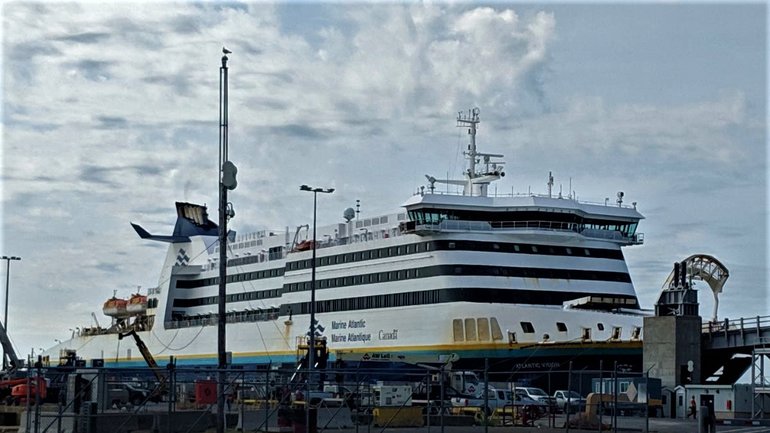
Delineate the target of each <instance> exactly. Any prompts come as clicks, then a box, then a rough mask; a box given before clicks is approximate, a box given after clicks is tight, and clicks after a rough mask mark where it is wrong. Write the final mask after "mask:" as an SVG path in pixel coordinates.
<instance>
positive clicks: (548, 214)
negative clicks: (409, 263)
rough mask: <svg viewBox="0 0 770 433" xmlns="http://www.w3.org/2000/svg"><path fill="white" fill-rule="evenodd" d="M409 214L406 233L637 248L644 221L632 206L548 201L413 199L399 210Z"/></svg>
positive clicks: (433, 195)
mask: <svg viewBox="0 0 770 433" xmlns="http://www.w3.org/2000/svg"><path fill="white" fill-rule="evenodd" d="M403 206H404V207H405V208H406V210H407V213H408V214H409V220H410V221H409V222H408V223H405V224H404V229H405V230H406V231H414V232H416V233H418V234H422V233H425V234H427V233H435V232H444V231H466V232H467V231H501V230H516V231H521V230H537V231H552V232H568V233H578V234H581V235H583V236H585V237H589V238H594V239H601V240H610V241H615V242H618V243H620V244H623V245H638V244H641V243H643V242H644V235H643V234H642V233H637V232H636V230H637V227H638V224H639V221H640V220H642V219H644V216H642V214H640V213H639V212H638V211H637V210H636V207H635V206H633V207H632V206H625V205H622V204H619V205H618V206H610V205H607V204H604V205H602V204H594V203H585V202H579V201H577V200H574V199H571V198H555V197H548V196H538V195H527V196H515V195H514V196H505V197H498V196H494V197H489V196H486V197H469V196H462V195H451V194H437V193H435V192H434V193H429V194H424V193H423V194H417V195H415V196H412V197H411V198H410V199H409V200H407V201H406V203H404V204H403Z"/></svg>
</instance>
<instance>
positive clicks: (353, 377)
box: [0, 364, 662, 433]
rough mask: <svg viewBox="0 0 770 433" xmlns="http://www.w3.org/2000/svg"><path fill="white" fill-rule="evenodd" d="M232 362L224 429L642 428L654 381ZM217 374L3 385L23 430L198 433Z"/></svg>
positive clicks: (91, 371) (32, 379)
mask: <svg viewBox="0 0 770 433" xmlns="http://www.w3.org/2000/svg"><path fill="white" fill-rule="evenodd" d="M282 367H283V366H269V365H268V366H258V367H249V368H245V367H244V368H239V367H232V368H230V369H228V370H226V371H225V372H224V375H223V377H224V378H225V380H226V384H225V387H224V389H225V394H224V402H225V403H224V419H225V426H226V429H227V430H229V431H235V430H238V431H250V432H257V431H286V432H304V431H309V432H313V431H330V430H333V431H350V432H354V431H355V432H367V433H368V432H371V431H385V430H388V429H391V428H397V427H412V428H415V429H420V431H442V432H443V431H444V430H445V429H450V430H451V429H452V428H455V429H456V428H460V427H462V431H478V432H481V431H487V430H489V429H490V428H500V427H506V426H507V427H513V426H540V427H551V428H559V429H565V430H566V431H569V430H570V429H581V430H595V431H617V430H618V429H619V428H620V429H623V430H626V431H628V430H636V431H647V426H648V425H649V424H648V422H649V417H650V416H660V415H661V407H662V405H661V395H660V393H661V389H660V382H659V381H657V380H653V379H648V378H646V377H645V376H644V375H643V374H641V373H639V372H627V371H623V372H621V371H618V369H617V368H616V367H615V366H613V367H612V368H610V369H600V370H578V371H573V370H571V369H568V370H566V371H565V370H549V371H542V370H538V371H534V370H532V371H527V370H516V371H502V372H501V371H494V370H492V369H481V370H457V369H454V370H450V369H448V368H443V369H442V368H441V367H421V368H417V367H414V368H404V367H403V366H396V365H391V364H383V365H375V366H373V367H363V366H361V367H358V368H328V369H325V370H323V371H320V370H317V371H314V372H313V374H311V375H308V372H307V370H305V369H302V368H299V369H297V368H282ZM219 373H220V372H219V371H218V370H216V369H204V368H195V369H192V368H181V367H174V366H171V367H169V368H165V369H161V370H151V369H146V368H145V369H124V368H121V369H107V368H81V369H71V370H69V371H59V370H54V369H51V370H44V369H31V370H30V371H28V372H26V377H21V378H19V379H17V380H15V381H13V385H12V386H8V387H7V388H2V390H0V396H3V393H4V399H3V402H4V403H5V404H6V406H7V407H6V409H8V410H12V408H16V410H17V411H18V412H17V413H18V414H19V420H18V421H19V425H20V429H19V431H21V432H29V433H32V432H34V433H49V432H57V433H62V432H77V433H102V432H110V433H112V432H116V433H119V432H133V431H150V432H159V433H162V432H169V433H170V432H204V431H212V429H213V428H215V427H216V425H217V423H216V421H217V390H218V380H219V378H220V374H219Z"/></svg>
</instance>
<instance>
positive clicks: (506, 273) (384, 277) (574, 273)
mask: <svg viewBox="0 0 770 433" xmlns="http://www.w3.org/2000/svg"><path fill="white" fill-rule="evenodd" d="M440 275H472V276H493V277H519V278H545V279H567V280H591V281H613V282H623V283H630V282H631V277H630V276H629V275H628V274H627V273H624V272H611V271H585V270H578V269H544V268H524V267H521V268H517V267H503V266H484V265H466V266H454V265H438V266H427V267H423V268H414V269H403V270H400V271H387V272H373V273H370V274H361V275H352V276H349V277H337V278H327V279H322V280H316V288H319V289H327V288H335V287H345V286H358V285H361V284H373V283H383V282H388V281H401V280H409V279H414V278H427V277H435V276H440ZM311 284H312V282H311V281H303V282H300V283H290V284H285V285H284V290H285V291H288V292H299V291H305V290H310V288H311Z"/></svg>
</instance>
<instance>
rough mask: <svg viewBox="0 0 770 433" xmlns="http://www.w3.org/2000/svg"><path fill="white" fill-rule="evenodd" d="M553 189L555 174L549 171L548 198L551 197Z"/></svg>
mask: <svg viewBox="0 0 770 433" xmlns="http://www.w3.org/2000/svg"><path fill="white" fill-rule="evenodd" d="M552 190H553V174H552V172H550V171H549V172H548V198H551V191H552Z"/></svg>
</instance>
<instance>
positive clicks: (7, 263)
mask: <svg viewBox="0 0 770 433" xmlns="http://www.w3.org/2000/svg"><path fill="white" fill-rule="evenodd" d="M0 259H2V260H5V316H4V317H3V326H5V332H6V333H8V286H9V284H10V282H11V260H21V257H16V256H2V257H0ZM7 357H8V354H7V353H5V350H3V370H7V369H8V362H7V361H6V358H7Z"/></svg>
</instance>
